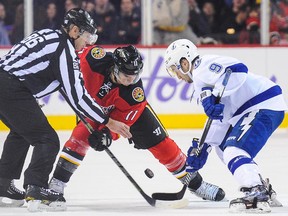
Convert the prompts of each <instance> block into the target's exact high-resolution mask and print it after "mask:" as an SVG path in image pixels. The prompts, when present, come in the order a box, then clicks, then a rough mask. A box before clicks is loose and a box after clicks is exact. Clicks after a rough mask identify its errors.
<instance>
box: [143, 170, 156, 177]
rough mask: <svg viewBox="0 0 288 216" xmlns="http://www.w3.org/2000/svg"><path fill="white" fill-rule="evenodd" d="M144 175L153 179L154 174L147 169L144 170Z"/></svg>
mask: <svg viewBox="0 0 288 216" xmlns="http://www.w3.org/2000/svg"><path fill="white" fill-rule="evenodd" d="M144 173H145V175H146V176H147V177H148V178H150V179H151V178H153V177H154V173H153V172H152V170H150V169H149V168H147V169H145V171H144Z"/></svg>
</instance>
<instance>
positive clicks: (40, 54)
mask: <svg viewBox="0 0 288 216" xmlns="http://www.w3.org/2000/svg"><path fill="white" fill-rule="evenodd" d="M0 68H2V70H4V71H6V72H8V73H9V74H11V75H14V76H16V77H17V78H18V79H19V80H20V81H21V82H23V84H24V85H25V86H26V87H27V88H28V89H29V90H30V91H31V93H32V94H33V95H34V97H35V98H41V97H43V96H45V95H48V94H50V93H52V92H54V91H56V90H59V89H60V88H62V89H63V90H64V92H66V94H67V97H68V100H69V101H70V103H71V105H72V106H73V107H74V108H76V110H78V111H80V112H81V113H82V114H84V115H85V116H87V117H89V118H91V119H92V120H94V121H97V122H100V123H104V124H106V123H107V121H108V117H107V116H106V115H105V114H104V113H103V111H102V109H101V107H100V106H99V105H98V104H97V103H96V102H95V101H94V100H93V99H92V98H91V97H90V95H89V94H88V93H87V91H86V89H85V87H84V86H83V79H82V74H81V72H80V68H79V59H78V57H77V54H76V52H75V49H74V46H73V45H72V43H71V41H70V40H69V39H68V36H67V35H66V34H65V33H62V32H60V31H55V30H51V29H43V30H40V31H35V32H33V33H32V34H31V35H30V36H28V37H27V38H25V39H23V40H22V41H21V42H20V43H18V44H16V45H14V46H13V47H12V49H11V50H10V52H9V53H8V54H6V55H5V56H3V57H2V58H1V59H0Z"/></svg>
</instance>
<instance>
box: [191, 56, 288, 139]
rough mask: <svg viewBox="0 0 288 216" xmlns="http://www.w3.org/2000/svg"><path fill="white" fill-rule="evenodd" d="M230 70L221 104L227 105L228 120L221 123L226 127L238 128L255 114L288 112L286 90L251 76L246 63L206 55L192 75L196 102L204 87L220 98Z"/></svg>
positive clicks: (225, 119)
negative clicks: (209, 88)
mask: <svg viewBox="0 0 288 216" xmlns="http://www.w3.org/2000/svg"><path fill="white" fill-rule="evenodd" d="M227 68H230V69H231V70H232V73H231V76H230V79H229V81H228V84H227V86H226V89H225V91H224V94H223V96H222V99H221V103H222V104H224V105H225V107H224V113H223V114H224V118H223V121H222V123H220V124H222V126H223V124H227V126H228V125H229V124H231V125H232V126H234V125H235V124H236V122H237V121H238V120H239V119H240V118H241V117H242V116H243V115H244V114H246V113H248V112H251V111H253V110H259V109H269V110H274V111H283V110H287V105H286V103H285V99H284V97H283V95H282V90H281V88H280V87H279V86H278V85H277V84H275V83H274V82H272V81H271V80H269V79H268V78H266V77H263V76H259V75H256V74H253V73H251V72H250V71H248V68H247V66H246V65H244V64H243V63H242V62H240V61H239V60H237V59H235V58H232V57H226V56H216V55H204V56H202V57H201V58H199V59H198V60H197V61H196V62H195V64H194V69H193V71H192V74H190V77H191V78H192V80H193V85H194V88H195V93H194V96H193V97H194V99H196V100H197V101H200V93H201V91H202V88H203V87H212V88H213V92H212V93H213V94H214V95H215V96H217V95H218V93H219V91H220V89H221V86H222V81H223V78H224V74H225V70H226V69H227ZM199 103H200V102H199ZM214 122H215V123H214ZM218 122H220V121H213V125H216V124H218ZM214 138H215V137H214Z"/></svg>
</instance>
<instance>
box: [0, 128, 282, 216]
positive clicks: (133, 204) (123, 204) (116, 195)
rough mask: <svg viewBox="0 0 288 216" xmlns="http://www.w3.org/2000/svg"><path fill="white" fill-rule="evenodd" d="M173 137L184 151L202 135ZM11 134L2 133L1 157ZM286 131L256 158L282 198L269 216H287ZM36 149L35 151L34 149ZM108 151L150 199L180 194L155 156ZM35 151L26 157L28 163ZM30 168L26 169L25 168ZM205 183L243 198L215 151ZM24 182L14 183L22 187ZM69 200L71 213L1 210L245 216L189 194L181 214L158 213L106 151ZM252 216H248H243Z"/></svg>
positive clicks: (121, 147) (63, 135) (79, 176)
mask: <svg viewBox="0 0 288 216" xmlns="http://www.w3.org/2000/svg"><path fill="white" fill-rule="evenodd" d="M58 134H59V137H60V140H61V147H62V146H63V144H64V142H65V141H66V140H67V139H68V138H69V136H70V131H58ZM169 134H170V136H171V138H172V139H174V140H175V141H176V142H177V143H178V145H179V146H180V147H181V149H182V150H183V151H184V152H186V150H187V148H188V146H189V145H190V142H191V140H192V138H193V137H199V136H201V131H200V130H169ZM6 135H7V133H6V132H1V133H0V153H1V152H2V146H3V142H4V140H5V137H6ZM287 141H288V131H287V130H286V129H285V130H278V131H277V132H276V133H275V134H274V135H273V136H272V137H271V138H270V139H269V141H268V143H267V144H266V146H265V147H264V149H263V150H262V151H261V153H260V154H259V155H258V156H257V157H256V162H257V163H258V165H259V167H260V169H261V171H262V175H263V176H264V177H269V178H270V181H271V183H272V185H273V188H274V189H275V190H276V192H277V193H278V199H279V200H280V201H281V202H282V204H283V205H284V207H282V208H273V209H272V212H271V213H270V215H277V216H280V215H281V216H282V215H283V216H288V169H287V165H288V157H287V154H288V143H287ZM31 150H32V149H31ZM110 150H111V151H112V152H113V153H114V154H115V156H116V157H117V158H118V160H119V161H120V162H121V163H122V164H123V166H124V167H125V168H126V169H127V170H128V172H129V173H130V174H131V176H132V177H133V178H134V179H135V181H136V182H137V183H138V184H139V185H140V187H141V188H142V189H143V190H144V191H145V193H146V194H147V195H149V196H150V195H151V194H152V193H154V192H176V191H179V190H180V189H181V188H182V185H181V184H180V182H179V181H178V180H176V179H175V178H174V177H173V176H172V175H171V174H170V173H169V172H168V171H167V170H166V169H165V168H164V167H163V166H162V165H161V164H159V163H158V161H156V160H155V159H154V158H153V157H152V155H151V153H149V152H148V151H144V150H136V149H134V148H133V146H131V145H129V144H128V141H126V140H124V139H120V140H119V141H117V142H114V143H113V144H112V146H111V148H110ZM30 155H31V151H30V152H29V155H28V157H27V162H29V160H30ZM27 165H28V163H26V164H25V167H27ZM146 168H150V169H151V170H152V171H153V172H154V178H152V179H149V178H147V177H146V176H145V174H144V170H145V169H146ZM201 174H202V176H203V178H204V180H205V181H208V182H211V183H214V184H217V185H219V186H221V187H222V188H223V189H224V190H225V192H226V198H227V199H228V200H230V199H233V198H236V197H239V196H241V195H242V194H241V193H240V192H238V188H239V186H238V184H237V183H236V182H235V181H234V179H233V178H232V176H231V174H230V172H229V171H228V170H227V168H226V167H225V166H224V165H223V164H222V162H221V161H220V160H219V159H218V157H217V156H216V154H215V152H214V151H212V152H211V154H210V157H209V159H208V162H207V164H206V166H205V167H204V168H203V169H202V170H201ZM22 182H23V179H20V180H19V181H17V182H16V184H17V186H18V187H19V188H22ZM65 198H66V200H67V206H68V209H67V211H66V212H41V213H30V212H28V211H27V209H26V204H25V205H24V206H23V207H21V208H0V215H1V216H3V215H5V216H10V215H11V216H12V215H13V216H20V215H21V216H25V215H37V216H38V215H43V216H50V215H53V216H66V215H67V216H76V215H77V216H91V215H96V216H102V215H103V216H104V215H105V216H115V215H117V216H118V215H119V216H140V215H141V216H147V215H148V214H149V215H156V216H170V215H173V216H174V215H175V216H186V215H189V216H192V215H193V216H198V215H199V216H206V215H211V216H212V215H213V216H218V215H219V216H220V215H221V216H226V215H235V216H237V215H243V214H235V213H229V209H228V205H229V202H228V201H224V202H209V201H203V200H201V199H199V198H197V197H195V196H194V195H192V194H190V193H189V192H186V194H185V198H187V199H189V205H188V206H187V207H185V208H182V209H170V208H169V209H165V208H155V207H151V206H149V204H148V203H147V202H146V201H145V200H144V199H143V198H142V196H141V195H140V193H139V192H138V191H137V190H136V189H135V188H134V186H133V185H132V183H131V182H130V181H129V180H128V179H127V177H126V176H125V175H124V174H123V173H122V172H121V170H120V169H119V168H118V167H117V166H116V164H114V162H113V161H112V159H111V158H110V157H109V156H108V155H107V154H106V153H105V152H95V151H94V150H92V149H91V150H90V151H89V152H88V154H87V156H86V158H85V160H84V161H83V163H82V164H81V166H80V167H79V168H78V170H77V171H76V172H75V174H74V175H73V176H72V178H71V180H70V182H69V184H68V186H67V188H66V189H65ZM244 215H247V216H248V215H250V214H244ZM251 215H252V214H251Z"/></svg>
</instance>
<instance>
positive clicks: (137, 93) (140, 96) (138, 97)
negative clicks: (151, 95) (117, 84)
mask: <svg viewBox="0 0 288 216" xmlns="http://www.w3.org/2000/svg"><path fill="white" fill-rule="evenodd" d="M132 98H133V99H134V100H135V101H137V102H142V101H143V100H144V91H143V89H142V88H140V87H136V88H135V89H133V91H132Z"/></svg>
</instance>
